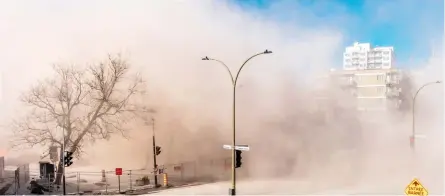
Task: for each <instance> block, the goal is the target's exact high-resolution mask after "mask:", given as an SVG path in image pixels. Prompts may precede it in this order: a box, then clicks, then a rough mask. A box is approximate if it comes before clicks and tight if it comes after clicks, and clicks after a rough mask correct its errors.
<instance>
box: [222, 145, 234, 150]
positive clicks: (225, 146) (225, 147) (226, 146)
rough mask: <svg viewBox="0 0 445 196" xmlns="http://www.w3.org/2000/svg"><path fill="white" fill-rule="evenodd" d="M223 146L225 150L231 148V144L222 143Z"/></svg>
mask: <svg viewBox="0 0 445 196" xmlns="http://www.w3.org/2000/svg"><path fill="white" fill-rule="evenodd" d="M223 148H224V149H226V150H232V146H231V145H223Z"/></svg>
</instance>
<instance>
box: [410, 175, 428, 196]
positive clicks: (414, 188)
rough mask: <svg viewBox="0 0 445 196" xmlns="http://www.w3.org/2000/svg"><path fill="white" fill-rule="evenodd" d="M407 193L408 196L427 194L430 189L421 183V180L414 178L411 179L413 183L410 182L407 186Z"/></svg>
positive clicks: (425, 195) (424, 195) (423, 195)
mask: <svg viewBox="0 0 445 196" xmlns="http://www.w3.org/2000/svg"><path fill="white" fill-rule="evenodd" d="M405 194H406V195H408V196H414V195H422V196H427V195H428V191H427V190H426V188H425V187H424V186H423V185H422V184H421V183H420V181H419V180H418V179H416V178H414V180H413V181H411V183H409V184H408V186H407V187H406V189H405Z"/></svg>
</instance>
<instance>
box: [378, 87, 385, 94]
mask: <svg viewBox="0 0 445 196" xmlns="http://www.w3.org/2000/svg"><path fill="white" fill-rule="evenodd" d="M383 92H385V88H384V87H377V93H383Z"/></svg>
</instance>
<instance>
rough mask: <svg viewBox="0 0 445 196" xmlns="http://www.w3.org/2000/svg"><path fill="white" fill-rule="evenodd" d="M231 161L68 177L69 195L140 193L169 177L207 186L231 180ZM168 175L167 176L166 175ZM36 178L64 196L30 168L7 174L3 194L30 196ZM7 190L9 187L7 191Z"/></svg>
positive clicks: (173, 181)
mask: <svg viewBox="0 0 445 196" xmlns="http://www.w3.org/2000/svg"><path fill="white" fill-rule="evenodd" d="M230 168H231V158H222V159H208V160H197V161H190V162H183V163H178V164H166V165H160V166H158V171H157V172H156V174H154V171H153V169H151V168H150V169H131V170H125V168H124V170H123V171H122V175H121V176H119V177H118V176H116V174H115V171H104V170H102V171H81V172H67V173H66V174H65V181H66V192H67V193H68V194H69V193H84V194H88V193H98V192H102V193H103V194H113V193H117V192H118V191H119V190H120V191H121V192H122V191H138V190H141V189H147V188H152V187H154V181H155V180H154V178H155V176H156V177H157V184H158V185H161V186H162V185H164V180H165V179H164V178H165V177H166V176H167V177H168V184H169V185H171V186H181V185H186V184H190V183H206V182H215V181H221V180H228V179H230ZM164 174H166V175H164ZM31 179H36V180H37V182H38V183H39V184H40V185H42V186H43V187H45V188H47V189H50V190H52V193H53V194H57V193H61V191H62V187H61V186H57V185H53V184H52V181H53V180H52V179H49V178H43V179H42V178H41V176H40V174H39V171H34V170H32V171H30V170H29V165H28V164H27V165H22V166H20V167H18V168H17V169H16V170H15V171H9V172H5V175H4V176H3V178H2V180H3V181H4V183H3V184H5V185H7V186H3V187H0V195H3V194H7V195H14V194H19V195H23V194H30V190H29V189H28V188H29V182H30V181H31ZM4 187H6V188H4Z"/></svg>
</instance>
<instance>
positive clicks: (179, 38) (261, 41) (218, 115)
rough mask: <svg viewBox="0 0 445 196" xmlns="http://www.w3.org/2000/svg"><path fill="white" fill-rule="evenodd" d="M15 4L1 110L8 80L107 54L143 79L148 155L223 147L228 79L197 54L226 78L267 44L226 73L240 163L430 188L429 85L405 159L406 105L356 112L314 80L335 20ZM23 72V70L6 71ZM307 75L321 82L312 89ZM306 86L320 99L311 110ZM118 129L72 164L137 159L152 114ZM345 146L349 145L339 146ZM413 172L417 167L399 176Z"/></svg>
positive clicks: (428, 71) (436, 132) (112, 4)
mask: <svg viewBox="0 0 445 196" xmlns="http://www.w3.org/2000/svg"><path fill="white" fill-rule="evenodd" d="M15 4H16V6H18V7H20V9H19V10H21V12H17V13H15V14H11V15H10V16H11V17H10V22H11V23H14V25H11V24H9V25H10V26H9V27H10V32H11V33H13V32H15V33H17V37H21V39H20V40H15V41H6V43H12V44H14V45H16V46H18V47H16V48H11V49H9V51H8V52H6V54H11V55H9V56H8V57H7V62H9V63H11V66H12V65H14V66H15V67H14V68H11V69H9V70H4V73H5V81H7V82H12V81H13V78H15V77H17V76H18V73H21V74H23V75H22V76H21V77H20V78H23V80H21V81H18V82H17V81H14V88H12V87H7V88H6V89H5V91H8V93H9V95H8V96H6V95H3V108H4V109H5V111H8V112H9V113H13V112H14V110H17V108H16V107H19V106H17V105H16V104H17V103H16V102H14V100H15V97H14V96H15V95H18V94H19V91H14V90H20V91H23V90H24V89H27V88H28V87H29V85H30V84H32V82H33V81H35V80H36V79H40V78H41V77H42V76H45V75H48V74H49V69H50V66H51V63H54V62H55V61H62V62H63V61H69V62H77V63H82V62H93V61H96V60H98V59H100V58H103V57H104V55H105V54H106V53H108V52H112V53H113V52H120V53H122V54H123V55H124V56H126V57H127V58H128V60H129V61H130V62H131V64H132V65H133V68H134V71H137V72H140V73H141V74H142V75H143V76H144V78H145V79H146V81H147V85H148V94H147V97H145V98H144V103H146V104H147V105H148V106H150V107H152V108H153V109H155V110H156V113H153V114H150V116H147V119H150V118H154V119H155V121H154V122H155V124H154V128H155V129H154V130H155V132H156V138H157V145H159V146H161V147H162V154H161V155H160V156H159V160H158V161H159V163H158V164H168V163H179V162H184V161H194V160H197V159H213V158H225V157H230V153H229V152H228V151H226V150H223V149H222V145H223V144H230V143H231V131H232V124H231V123H232V86H231V81H230V77H229V76H228V74H227V72H226V70H225V68H224V67H223V66H221V65H220V64H218V62H215V61H202V60H201V58H202V57H204V56H209V57H211V58H216V59H219V60H222V61H224V62H225V63H226V64H227V65H228V66H229V68H230V69H231V71H232V72H233V74H235V73H236V71H237V69H238V68H239V67H240V66H241V64H242V62H243V61H244V60H246V59H247V58H248V57H250V56H251V55H253V54H256V53H258V52H262V51H264V50H265V49H268V50H271V51H273V53H272V54H268V55H261V56H258V57H256V58H254V59H252V60H251V61H249V63H248V64H247V65H246V67H245V68H244V69H243V72H242V73H241V76H240V78H239V82H238V87H237V111H236V113H237V117H236V120H237V124H236V128H237V143H239V144H249V145H250V146H251V151H249V152H245V153H243V157H244V159H245V161H244V165H243V168H242V172H241V173H243V174H244V175H247V176H249V177H251V178H265V177H266V178H267V177H268V178H270V177H274V178H290V179H302V178H304V179H314V181H319V183H317V184H319V185H320V186H323V185H324V184H332V183H333V182H335V183H346V184H348V183H354V182H363V183H368V184H369V183H371V184H372V183H374V182H375V181H377V180H384V181H385V182H386V181H388V182H390V181H397V180H399V181H397V182H400V183H401V184H402V185H401V186H402V187H404V186H406V183H408V182H409V181H410V179H411V178H412V177H413V175H417V176H423V175H425V176H427V177H423V178H425V179H426V180H425V181H426V182H425V183H430V184H433V183H437V186H439V184H440V186H441V185H442V184H443V183H442V175H440V176H438V175H439V174H443V164H442V160H443V157H442V154H443V151H442V149H443V145H442V144H443V141H442V138H443V137H442V132H441V131H442V128H443V124H442V119H443V113H442V108H443V91H442V89H443V88H442V86H441V85H434V86H429V87H428V88H426V89H425V90H423V91H422V93H420V94H419V97H418V100H417V102H416V105H417V106H416V109H417V112H416V117H417V119H416V123H417V127H416V128H417V130H418V131H419V132H422V134H424V135H426V136H427V138H426V139H419V142H418V146H419V147H418V149H417V152H418V154H420V155H418V156H421V158H419V157H413V153H412V152H411V151H410V148H409V135H410V134H411V114H410V112H405V113H401V112H394V113H387V114H376V113H373V114H369V115H367V116H364V115H361V114H359V113H357V111H356V110H355V109H354V108H353V107H352V103H353V99H352V98H351V97H349V96H348V95H347V94H345V93H342V92H341V90H340V89H337V88H336V87H335V86H331V85H330V84H329V83H324V82H323V81H320V80H319V78H318V76H320V75H323V74H324V73H325V72H328V71H329V68H331V67H338V66H339V65H340V63H341V53H342V50H343V45H344V40H345V37H344V34H343V32H342V31H341V29H337V28H335V27H331V26H323V27H319V26H317V25H314V26H307V25H300V23H299V22H298V21H299V20H295V21H293V20H291V21H283V22H277V21H276V20H271V19H270V18H267V17H265V16H263V15H260V14H258V13H246V12H244V11H243V10H242V9H241V8H239V7H236V6H234V5H233V4H231V3H229V2H226V1H206V0H203V1H179V0H178V1H161V0H159V1H154V0H153V1H136V0H135V1H110V0H108V1H99V0H98V1H94V2H91V1H75V2H65V3H63V4H61V3H56V2H52V1H51V2H50V1H48V2H46V3H38V4H37V3H36V2H26V3H23V2H22V3H20V2H17V3H15ZM22 4H23V5H22ZM25 4H26V5H25ZM284 7H285V6H284ZM31 9H32V10H31ZM271 9H274V8H271ZM275 9H284V8H283V6H278V7H277V8H275ZM299 9H304V8H299ZM303 13H304V12H303ZM299 17H305V15H304V14H301V15H299ZM307 20H308V21H306V22H310V20H314V21H315V19H314V18H311V17H308V18H307ZM25 29H27V32H25V31H24V30H25ZM30 32H32V33H30ZM36 53H37V54H36ZM12 54H14V55H12ZM20 55H21V56H23V57H22V58H19V60H16V59H13V58H16V57H18V56H20ZM440 62H441V57H434V58H433V57H432V58H431V61H429V62H427V63H425V65H422V66H419V67H420V69H419V70H416V73H417V74H412V76H411V77H412V79H413V81H414V87H415V88H417V87H418V86H420V85H421V84H423V83H425V82H427V81H430V80H432V79H433V80H440V79H441V78H442V75H441V74H439V73H442V72H441V67H440V66H441V65H440ZM25 69H28V70H30V71H29V72H26V73H23V72H19V70H25ZM439 69H440V70H439ZM31 70H33V71H31ZM319 83H320V84H321V85H326V86H325V88H322V89H316V86H317V85H318V84H319ZM9 85H11V83H10V84H8V86H9ZM317 90H318V91H322V92H323V93H324V94H326V95H328V96H329V97H330V98H332V101H330V102H326V103H325V105H324V106H321V111H319V112H318V113H317V109H316V108H317V103H318V101H317V99H315V98H314V97H315V95H314V93H315V91H317ZM14 104H15V105H14ZM3 116H7V115H6V114H5V112H4V113H3ZM326 119H328V120H326ZM131 126H132V127H133V129H132V132H131V133H130V134H129V135H130V139H128V140H126V139H122V138H119V137H118V136H116V137H114V138H112V139H111V140H110V141H102V142H98V143H96V144H94V145H90V146H89V147H88V148H89V149H88V150H87V154H86V155H85V156H84V157H83V159H82V160H78V161H76V164H78V165H94V166H95V167H97V168H114V167H123V168H150V167H151V166H152V163H151V161H152V159H151V156H152V151H151V145H152V143H151V135H152V122H151V121H150V120H148V121H144V120H137V119H136V120H135V122H134V124H132V125H131ZM357 132H358V133H360V134H361V135H356V133H357ZM360 138H361V139H360ZM349 144H350V145H357V146H361V147H362V148H361V149H360V150H359V151H351V150H349V149H350V147H348V145H349ZM358 144H360V145H358ZM419 159H421V160H422V161H420V162H419V163H418V164H413V160H419ZM427 160H428V161H427ZM439 161H440V163H439ZM433 162H434V163H438V164H437V165H436V164H432V163H433ZM414 168H416V170H418V171H420V170H421V174H419V172H412V171H413V170H415V169H414ZM338 176H342V180H339V179H338V178H339V177H338ZM439 180H440V181H439ZM339 181H341V182H339ZM341 185H343V184H341ZM397 186H398V185H397ZM439 188H440V187H439ZM440 189H441V188H440Z"/></svg>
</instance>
